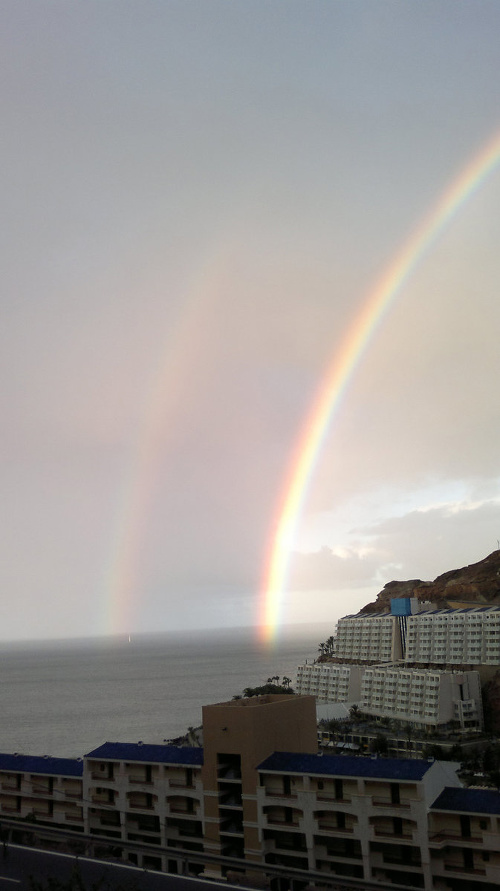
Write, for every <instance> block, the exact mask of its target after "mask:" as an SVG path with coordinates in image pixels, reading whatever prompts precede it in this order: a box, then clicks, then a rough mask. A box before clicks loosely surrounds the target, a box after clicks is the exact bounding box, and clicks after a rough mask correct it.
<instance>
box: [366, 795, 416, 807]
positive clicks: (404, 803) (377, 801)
mask: <svg viewBox="0 0 500 891" xmlns="http://www.w3.org/2000/svg"><path fill="white" fill-rule="evenodd" d="M372 805H373V807H394V808H407V809H409V808H410V807H411V802H410V800H409V799H408V798H401V800H400V801H392V799H391V798H385V797H384V798H380V797H379V796H377V797H375V796H374V797H373V798H372Z"/></svg>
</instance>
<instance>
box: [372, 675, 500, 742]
mask: <svg viewBox="0 0 500 891" xmlns="http://www.w3.org/2000/svg"><path fill="white" fill-rule="evenodd" d="M361 708H362V710H363V711H364V712H367V713H368V714H371V715H375V716H378V717H383V716H385V717H392V718H394V719H396V720H399V721H409V722H411V723H412V724H413V725H422V726H424V727H430V728H436V729H437V728H438V727H440V726H441V727H442V726H443V725H444V726H450V727H451V726H459V727H460V728H461V729H462V730H467V729H474V730H478V729H481V728H482V726H483V714H482V705H481V682H480V677H479V673H478V672H477V671H465V672H456V671H432V670H430V669H425V668H421V669H418V668H412V669H410V668H409V667H408V668H405V666H404V665H399V666H397V665H376V666H370V667H368V668H367V669H366V671H365V673H364V675H363V680H362V684H361Z"/></svg>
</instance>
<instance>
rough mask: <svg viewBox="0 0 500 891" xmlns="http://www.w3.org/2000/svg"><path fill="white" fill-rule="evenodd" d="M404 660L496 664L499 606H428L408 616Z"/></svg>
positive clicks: (499, 654) (498, 659)
mask: <svg viewBox="0 0 500 891" xmlns="http://www.w3.org/2000/svg"><path fill="white" fill-rule="evenodd" d="M405 659H406V662H425V663H434V664H443V665H499V664H500V607H496V606H493V607H473V608H470V609H444V610H430V611H429V612H423V613H419V614H418V615H414V616H408V619H407V638H406V653H405Z"/></svg>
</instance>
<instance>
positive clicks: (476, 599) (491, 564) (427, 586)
mask: <svg viewBox="0 0 500 891" xmlns="http://www.w3.org/2000/svg"><path fill="white" fill-rule="evenodd" d="M393 597H417V598H418V599H419V600H430V601H431V602H432V603H434V604H435V605H436V607H437V608H438V609H439V608H445V607H448V606H450V607H460V606H471V605H474V604H477V605H480V604H492V605H496V604H498V605H500V550H499V551H493V553H492V554H490V555H489V556H488V557H485V559H484V560H480V561H479V563H471V565H470V566H464V567H463V568H462V569H451V570H450V571H449V572H444V573H443V574H442V575H438V577H437V578H436V579H434V581H433V582H423V581H422V580H421V579H410V580H409V581H406V582H397V581H393V582H388V583H387V584H386V585H384V588H383V589H382V591H381V592H380V594H378V595H377V599H376V600H374V601H373V603H368V604H367V605H366V606H364V607H363V609H362V610H361V612H362V613H376V612H383V611H385V610H387V611H388V610H389V609H390V602H391V600H392V598H393Z"/></svg>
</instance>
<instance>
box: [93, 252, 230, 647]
mask: <svg viewBox="0 0 500 891" xmlns="http://www.w3.org/2000/svg"><path fill="white" fill-rule="evenodd" d="M236 237H237V236H236V234H233V241H234V240H235V239H236ZM233 248H234V245H233V244H232V242H231V239H230V238H229V237H226V238H224V239H219V240H218V243H217V245H215V246H211V247H210V249H207V251H206V255H205V257H204V258H203V259H202V262H200V264H199V267H198V269H197V270H196V272H195V273H194V274H193V275H192V276H191V279H190V280H188V281H187V282H186V283H185V287H184V295H181V296H182V300H181V301H180V302H181V309H180V310H179V311H178V313H177V316H176V317H174V318H172V320H171V322H170V325H169V330H168V333H167V337H166V339H165V341H164V343H163V345H162V349H161V350H160V353H159V355H158V357H157V361H156V363H155V364H154V367H153V370H152V374H151V380H150V384H149V387H148V388H147V398H146V399H145V400H144V403H143V405H142V406H141V416H140V418H139V420H138V423H137V425H136V430H137V435H136V437H135V440H134V441H133V442H132V444H131V448H130V451H129V456H128V461H127V466H126V468H125V471H124V473H123V482H122V486H121V489H120V492H119V495H118V503H117V508H116V518H115V520H114V522H113V523H112V526H111V528H112V529H113V539H112V542H111V548H110V554H109V559H108V562H107V564H106V566H105V569H104V574H103V578H102V582H101V586H102V589H103V596H102V604H103V614H102V615H101V616H100V617H98V620H97V627H96V633H102V629H104V633H106V634H125V635H126V634H129V633H130V632H131V631H133V630H134V629H135V627H136V621H135V620H136V606H137V599H138V593H137V579H138V578H140V576H141V575H142V574H143V566H142V562H143V550H144V546H145V543H146V539H147V528H148V519H149V516H150V514H151V508H152V504H153V502H154V498H155V492H156V488H157V480H158V474H159V467H160V464H161V461H162V460H164V459H165V452H166V451H167V450H168V423H169V422H170V423H171V419H172V417H173V416H175V412H176V410H177V409H178V407H179V404H180V403H181V401H182V399H183V398H184V394H183V392H182V391H181V390H180V387H179V381H183V387H186V386H187V385H188V382H189V368H190V364H191V361H192V359H191V357H192V355H193V353H194V352H196V349H197V344H196V338H199V339H200V344H199V349H200V350H201V341H202V340H203V338H204V337H205V336H206V331H207V330H209V326H210V320H211V318H212V316H213V315H214V307H216V305H217V300H218V299H219V294H220V292H221V290H223V287H224V281H225V279H226V277H227V275H228V268H229V261H228V256H229V257H230V256H231V255H232V249H233Z"/></svg>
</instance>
